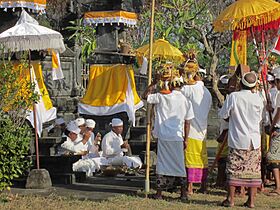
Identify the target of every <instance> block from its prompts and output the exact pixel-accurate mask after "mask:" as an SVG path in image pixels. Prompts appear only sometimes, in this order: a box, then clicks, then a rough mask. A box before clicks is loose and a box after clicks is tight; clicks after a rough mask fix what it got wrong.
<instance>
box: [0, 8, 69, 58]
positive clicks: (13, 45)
mask: <svg viewBox="0 0 280 210" xmlns="http://www.w3.org/2000/svg"><path fill="white" fill-rule="evenodd" d="M0 45H1V46H2V47H3V48H4V52H8V51H11V52H17V51H27V50H47V49H53V50H56V51H58V52H60V53H61V52H63V51H65V46H64V42H63V36H62V35H61V34H60V33H59V32H57V31H54V30H52V29H49V28H47V27H44V26H40V25H39V23H38V22H37V21H36V20H35V19H34V18H33V17H31V16H30V15H29V14H28V13H27V12H26V11H25V10H23V11H22V13H21V16H20V19H19V20H18V22H17V23H16V25H15V26H13V27H12V28H10V29H8V30H6V31H4V32H2V33H1V34H0Z"/></svg>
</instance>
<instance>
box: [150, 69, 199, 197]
mask: <svg viewBox="0 0 280 210" xmlns="http://www.w3.org/2000/svg"><path fill="white" fill-rule="evenodd" d="M173 71H174V72H173V73H172V75H173V78H172V79H171V84H170V86H171V90H172V92H171V93H166V94H164V93H155V94H150V93H151V92H152V90H153V88H154V86H150V87H149V88H148V90H147V91H146V95H148V98H147V102H148V103H150V104H155V109H156V113H155V126H154V135H155V136H156V137H157V138H158V149H157V166H156V167H157V193H156V195H154V198H156V199H162V191H163V190H165V189H167V188H170V187H173V186H174V185H175V184H176V182H177V181H179V185H180V186H181V199H182V201H184V200H187V193H186V169H185V164H184V162H185V161H184V148H185V147H186V141H187V138H188V134H189V127H190V120H191V119H193V117H194V114H193V109H192V105H191V103H190V102H189V101H188V100H187V99H186V98H185V97H184V95H183V94H182V93H181V92H180V87H181V85H182V84H183V79H182V78H180V75H179V72H177V74H176V72H175V71H176V70H173ZM176 75H177V76H176ZM177 184H178V183H177Z"/></svg>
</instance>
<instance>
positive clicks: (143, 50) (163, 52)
mask: <svg viewBox="0 0 280 210" xmlns="http://www.w3.org/2000/svg"><path fill="white" fill-rule="evenodd" d="M149 47H150V45H149V44H147V45H144V46H142V47H140V48H138V49H137V50H136V55H137V56H138V57H140V56H141V57H142V56H144V57H148V56H149ZM152 51H153V54H152V56H153V57H152V58H153V59H154V58H160V59H164V60H170V61H174V62H183V61H184V60H185V58H184V56H183V53H182V52H181V51H180V50H179V49H178V48H176V47H174V46H173V45H171V44H170V43H169V42H168V41H167V40H164V39H158V40H156V41H155V42H154V43H153V46H152Z"/></svg>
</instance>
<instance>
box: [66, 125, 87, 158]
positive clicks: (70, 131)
mask: <svg viewBox="0 0 280 210" xmlns="http://www.w3.org/2000/svg"><path fill="white" fill-rule="evenodd" d="M80 132H81V129H80V128H78V126H77V125H76V123H75V122H73V121H71V122H70V123H69V124H68V125H67V127H66V130H65V135H66V136H67V139H66V141H65V142H63V143H62V144H61V147H62V148H63V149H65V150H66V151H69V152H73V153H80V154H84V155H85V154H86V153H87V150H88V145H87V141H86V140H83V139H82V138H81V137H80V136H79V134H80Z"/></svg>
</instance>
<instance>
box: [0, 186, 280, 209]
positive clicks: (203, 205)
mask: <svg viewBox="0 0 280 210" xmlns="http://www.w3.org/2000/svg"><path fill="white" fill-rule="evenodd" d="M164 195H165V198H166V200H163V201H158V200H150V199H145V198H143V193H142V192H139V193H138V196H118V197H114V198H110V199H108V200H106V201H102V202H94V201H89V200H83V201H81V200H77V199H73V198H69V197H68V198H67V197H59V196H57V195H55V194H52V195H50V196H47V197H42V196H35V195H33V196H32V195H29V196H20V195H18V196H15V195H14V196H7V194H1V195H0V209H1V210H8V209H9V210H29V209H30V210H40V209H43V210H56V209H57V210H70V209H71V210H75V209H82V210H92V209H98V210H103V209H104V210H105V209H106V210H107V209H110V210H124V209H125V210H130V209H131V210H138V209H139V210H140V209H143V210H149V209H151V210H161V209H166V210H177V209H178V210H183V209H194V210H196V209H201V210H204V209H206V210H207V209H209V210H210V209H211V210H216V209H226V208H223V207H220V206H219V204H220V203H221V201H222V200H223V199H224V198H225V191H221V190H216V189H215V190H212V191H210V193H209V194H207V195H203V194H195V195H193V196H191V197H190V198H189V202H188V203H181V202H179V201H178V199H177V198H178V197H179V194H176V193H173V194H170V193H165V194H164ZM279 198H280V197H269V196H266V195H261V194H258V196H257V201H256V208H255V209H262V210H263V209H280V202H279ZM244 202H245V198H244V199H241V198H236V202H235V204H236V207H234V208H232V209H245V208H244V207H242V204H243V203H244Z"/></svg>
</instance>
